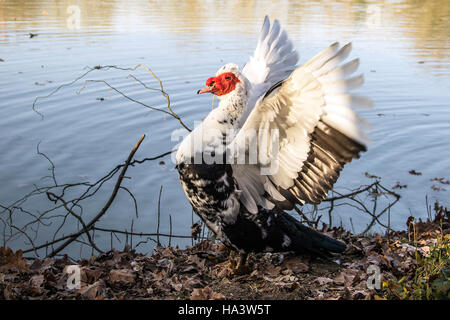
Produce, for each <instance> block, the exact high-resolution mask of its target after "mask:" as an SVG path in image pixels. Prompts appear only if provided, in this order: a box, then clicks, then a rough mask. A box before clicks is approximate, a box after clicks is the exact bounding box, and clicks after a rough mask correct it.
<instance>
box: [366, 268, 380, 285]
mask: <svg viewBox="0 0 450 320" xmlns="http://www.w3.org/2000/svg"><path fill="white" fill-rule="evenodd" d="M367 274H368V275H369V277H367V288H369V289H372V290H373V289H377V290H379V289H381V271H380V267H379V266H377V265H374V264H372V265H370V266H369V267H368V268H367Z"/></svg>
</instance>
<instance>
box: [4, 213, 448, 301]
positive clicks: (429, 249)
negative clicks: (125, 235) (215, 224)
mask: <svg viewBox="0 0 450 320" xmlns="http://www.w3.org/2000/svg"><path fill="white" fill-rule="evenodd" d="M435 211H436V216H435V217H434V219H432V220H427V221H425V222H423V221H420V220H419V221H414V220H413V219H409V220H408V221H407V227H408V230H406V231H391V232H389V233H386V234H373V235H365V236H362V235H356V234H352V233H350V232H348V231H345V230H343V229H340V228H333V229H328V228H326V226H325V227H324V229H323V230H322V232H325V233H327V234H328V235H330V236H332V237H335V238H338V239H341V240H342V241H344V242H345V243H346V244H347V250H346V251H345V253H344V254H342V255H338V256H334V257H333V258H332V259H331V260H330V261H326V260H322V259H317V258H312V257H309V256H294V255H293V254H292V253H289V252H287V253H277V254H257V255H250V257H249V265H250V270H249V273H247V274H242V275H236V274H233V273H231V272H230V269H229V268H227V263H226V262H227V261H228V257H229V252H228V250H227V249H226V248H225V247H223V246H222V245H220V244H218V243H213V242H211V241H203V242H200V243H198V244H197V245H195V246H193V247H188V248H186V249H183V250H181V249H178V248H174V247H167V248H165V247H157V248H156V249H155V250H154V252H153V253H152V255H151V256H145V255H143V254H140V253H136V252H134V250H128V249H127V248H125V249H124V250H123V251H117V250H112V251H109V252H107V253H105V254H102V255H100V256H97V257H95V256H93V257H91V259H89V260H80V261H77V262H76V263H75V262H73V261H70V259H69V258H68V257H67V256H63V257H60V258H57V259H50V258H45V259H40V258H37V259H35V260H34V261H27V260H25V259H24V258H22V253H21V251H17V252H12V251H11V250H10V249H8V248H0V299H33V300H36V299H101V300H103V299H195V300H198V299H345V300H347V299H445V298H449V288H450V281H449V277H450V275H449V271H450V269H449V261H450V260H449V255H450V223H449V211H447V209H445V208H442V207H436V208H435ZM74 264H77V265H78V267H79V268H77V270H78V271H79V276H80V287H79V288H77V287H76V286H75V288H72V289H69V287H70V286H71V284H72V286H74V284H76V283H75V282H74V281H72V282H71V281H68V280H72V279H74V275H75V274H74V273H73V272H74V269H73V267H70V266H71V265H74ZM71 268H72V269H71ZM75 272H76V271H75ZM68 284H69V287H68Z"/></svg>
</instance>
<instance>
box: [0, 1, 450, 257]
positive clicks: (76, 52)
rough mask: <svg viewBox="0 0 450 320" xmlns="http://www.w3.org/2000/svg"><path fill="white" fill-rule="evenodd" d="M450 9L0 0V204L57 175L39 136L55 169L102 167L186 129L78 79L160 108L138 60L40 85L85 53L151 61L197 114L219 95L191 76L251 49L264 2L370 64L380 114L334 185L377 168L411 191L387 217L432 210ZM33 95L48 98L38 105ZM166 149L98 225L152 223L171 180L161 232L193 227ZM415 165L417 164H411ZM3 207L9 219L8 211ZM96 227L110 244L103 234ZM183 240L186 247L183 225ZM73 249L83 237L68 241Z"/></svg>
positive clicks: (443, 141) (445, 127) (446, 96)
mask: <svg viewBox="0 0 450 320" xmlns="http://www.w3.org/2000/svg"><path fill="white" fill-rule="evenodd" d="M449 10H450V2H449V1H447V0H443V1H439V0H437V1H432V0H430V1H408V0H403V1H401V0H399V1H339V2H337V3H330V2H329V1H258V2H257V1H226V2H225V1H220V2H219V1H217V2H215V1H204V0H203V1H188V2H183V1H171V0H165V1H11V0H3V1H0V59H1V60H0V135H1V139H0V150H1V153H0V163H1V166H0V204H1V205H4V206H8V205H10V204H12V203H14V201H15V200H17V199H20V197H22V196H23V195H25V194H26V193H27V192H30V191H31V190H33V188H34V185H46V184H50V183H52V180H51V179H50V178H48V177H47V178H45V176H48V175H49V174H50V175H51V171H49V170H48V169H49V162H48V161H47V160H46V159H45V158H44V157H43V156H41V155H38V154H37V145H38V144H39V143H40V144H39V150H40V151H41V152H42V153H45V155H46V156H47V157H48V158H49V159H51V161H52V162H53V164H54V166H55V177H56V180H57V182H58V183H60V184H63V183H76V182H82V181H90V182H93V181H96V180H97V179H99V178H101V177H102V176H104V175H105V174H107V173H108V172H109V171H110V170H111V169H113V168H114V167H115V166H116V165H117V164H119V163H122V162H123V161H124V160H125V159H126V157H127V156H128V154H129V152H130V150H131V148H132V147H133V145H134V144H135V143H136V141H137V140H138V139H139V137H140V136H141V135H142V134H143V133H145V134H146V135H147V137H146V139H145V140H144V142H143V143H142V145H141V146H140V148H139V150H138V152H137V153H136V156H135V158H136V159H142V158H145V157H151V156H155V155H158V154H161V153H164V152H166V151H169V150H171V149H172V148H173V147H174V146H175V145H176V143H177V142H176V141H171V135H172V132H173V131H174V130H175V129H182V127H181V126H180V124H179V122H177V121H176V120H175V119H173V118H171V117H170V116H165V115H164V114H162V113H159V112H155V111H151V112H150V110H149V109H148V108H146V107H144V106H143V105H140V104H137V103H133V102H132V101H130V100H128V99H126V98H124V97H123V96H122V95H120V94H119V93H117V92H116V91H114V90H113V89H111V88H109V87H108V86H107V85H106V84H105V83H104V82H88V83H84V80H88V79H89V80H102V81H106V82H107V83H108V84H110V85H112V86H113V87H114V88H117V89H119V90H120V91H121V92H123V93H125V94H126V95H127V96H129V97H131V98H132V99H135V100H139V101H141V102H143V103H145V104H147V105H149V106H153V107H158V108H165V106H166V100H165V99H164V97H162V96H161V94H160V93H159V92H158V91H152V90H147V89H146V88H145V87H143V86H142V85H140V84H139V83H138V82H136V81H135V80H134V79H133V78H131V77H129V76H128V75H129V74H133V75H134V76H135V77H137V78H138V79H140V80H141V81H144V82H145V83H146V84H147V85H148V86H150V87H153V88H158V86H159V84H158V83H157V82H156V81H155V80H154V79H153V77H152V76H151V75H150V74H149V73H148V72H147V71H145V70H143V69H138V70H136V71H134V72H132V71H127V70H116V69H101V70H94V71H92V72H90V73H89V74H88V75H87V76H86V77H85V78H83V79H81V80H79V81H77V82H75V83H73V84H71V85H70V86H64V87H62V88H61V89H59V90H58V91H57V92H55V93H54V94H53V95H51V96H49V97H46V96H47V95H49V94H50V93H51V92H52V91H54V90H55V89H56V88H57V87H58V86H60V85H62V84H65V83H70V82H72V81H73V80H75V79H76V78H77V77H79V76H81V75H83V74H84V73H85V72H87V71H88V70H89V69H86V67H87V66H89V67H94V66H97V65H102V66H105V65H115V66H120V67H124V68H126V67H134V66H136V65H139V64H143V65H145V66H147V67H149V68H151V69H152V70H153V71H154V72H155V74H156V75H157V76H158V77H159V78H160V79H161V81H162V83H163V85H164V89H165V91H166V92H167V93H168V94H169V95H170V100H171V106H172V108H173V110H174V111H175V112H176V113H177V114H179V115H180V116H181V117H182V119H183V121H184V122H185V123H186V124H187V125H188V126H189V127H193V124H194V121H195V120H199V119H201V118H202V117H204V116H205V115H206V114H207V113H208V112H209V111H210V110H211V97H210V96H197V95H196V94H195V93H196V91H197V90H198V89H199V88H200V87H202V85H203V84H204V81H205V80H206V79H207V78H208V77H210V76H211V75H213V74H215V72H216V70H217V69H218V68H219V67H220V66H221V65H223V64H225V63H228V62H235V63H237V64H239V65H243V64H244V63H245V62H246V60H247V59H248V57H249V56H250V55H251V53H252V51H253V50H254V47H255V45H256V39H257V34H258V32H259V29H260V26H261V23H262V21H263V18H264V15H265V14H268V15H269V16H270V17H271V18H277V19H279V20H280V22H281V24H282V26H284V27H285V28H286V29H287V31H288V33H289V35H290V37H291V38H292V39H293V42H294V43H295V45H296V48H297V50H298V51H299V53H300V56H301V57H300V62H301V63H303V62H305V61H306V60H307V59H308V58H310V57H312V56H313V55H314V54H315V53H317V52H318V51H319V50H321V49H323V48H325V47H326V46H328V45H329V44H331V43H332V42H334V41H340V42H342V43H344V42H348V41H352V42H353V48H354V50H353V53H352V55H353V56H354V57H359V58H360V59H361V67H360V70H361V71H362V72H364V74H365V79H366V83H365V85H364V87H363V88H362V89H359V92H358V93H359V94H363V95H366V96H368V97H370V98H371V99H373V101H374V104H375V108H374V109H372V110H363V111H361V114H362V115H363V116H364V117H365V118H366V119H367V120H368V122H369V123H370V124H371V126H372V128H371V130H370V132H369V136H370V138H371V141H372V143H371V145H370V147H369V150H368V152H367V153H365V154H363V156H362V158H361V159H360V160H357V161H354V162H353V163H351V164H350V165H348V166H347V167H346V168H345V169H344V171H343V172H342V174H341V178H340V180H339V181H338V183H337V187H338V188H341V189H342V190H343V188H350V189H352V188H356V187H358V186H359V185H361V184H367V183H370V181H371V180H370V179H368V178H367V177H366V176H365V172H369V173H370V174H373V175H377V176H380V177H381V178H382V180H381V181H382V183H383V185H385V186H387V187H389V188H392V187H393V186H395V185H396V184H400V185H407V187H405V188H402V189H395V190H396V192H398V193H399V194H401V196H402V198H401V200H400V202H399V203H398V204H396V205H395V206H394V207H393V209H392V210H391V219H390V220H391V221H390V223H391V226H392V227H393V228H396V229H399V228H403V227H404V225H405V224H404V223H405V220H406V218H407V217H408V216H409V215H413V216H415V217H426V215H427V212H426V206H425V197H426V196H428V201H429V203H433V202H434V201H435V200H438V201H439V202H440V203H442V204H444V205H447V206H448V205H450V200H449V192H450V185H446V184H442V183H440V182H439V181H430V179H433V178H441V177H443V178H444V180H442V181H445V180H448V179H450V161H449V158H450V142H449V139H450V112H449V107H450V90H449V89H450V38H449V36H450V35H449V32H450V31H449V30H450V20H449V17H450V12H449ZM78 18H79V19H78ZM30 33H32V34H36V36H33V37H30ZM80 89H82V90H81V91H80ZM37 97H42V98H39V99H38V100H37V103H36V105H35V109H36V110H33V108H32V105H33V102H34V101H35V99H36V98H37ZM180 132H182V131H180ZM162 160H163V161H164V164H163V163H160V161H161V159H160V160H157V161H148V162H145V163H143V164H141V165H137V166H134V167H130V169H129V171H128V172H127V176H128V177H130V178H131V179H125V181H124V183H123V185H124V186H126V187H127V188H128V190H129V191H131V192H132V193H133V194H134V196H135V199H136V202H137V204H138V209H139V217H138V218H136V215H135V212H134V205H133V200H132V198H131V197H130V196H129V194H128V193H127V192H126V191H125V190H120V192H119V194H118V196H117V198H116V199H115V201H114V202H113V205H112V206H111V208H110V209H109V211H108V213H107V214H106V215H105V216H104V217H103V218H102V219H101V225H102V226H103V227H106V228H115V229H120V230H124V229H125V228H128V229H129V227H130V224H131V221H132V219H133V220H134V221H133V224H134V230H137V231H142V232H153V231H155V230H156V220H157V219H156V217H157V212H158V209H157V208H158V195H159V192H160V188H161V186H163V191H162V196H161V201H160V207H161V211H160V212H161V221H160V222H161V223H160V231H161V232H167V233H168V232H170V230H169V228H170V227H169V226H170V224H169V215H170V216H171V217H172V232H173V233H176V234H189V233H190V225H191V222H192V221H191V220H192V215H191V208H190V205H189V203H188V201H187V199H186V198H185V195H184V193H183V191H182V189H181V187H180V185H179V182H178V175H177V172H176V171H175V169H174V165H173V163H172V161H171V160H170V157H166V158H164V159H162ZM413 169H414V170H416V171H417V172H421V173H422V175H411V174H409V173H408V172H409V171H410V170H413ZM43 177H44V178H43ZM113 184H114V181H110V182H108V183H106V184H105V185H104V186H103V187H102V189H101V190H100V191H99V192H98V194H97V195H96V196H95V197H92V198H89V199H88V200H87V201H86V203H85V205H84V210H83V213H82V214H83V217H85V218H86V220H89V218H91V217H93V216H94V215H95V214H97V212H98V211H99V210H100V209H101V208H102V207H103V205H104V204H105V202H106V201H107V199H108V197H109V195H110V193H111V190H112V188H113ZM446 189H447V190H446ZM51 204H52V203H51V202H49V201H48V199H47V198H46V197H45V196H43V197H36V198H35V199H34V200H32V199H30V201H27V202H26V203H25V204H24V207H25V208H27V210H28V211H29V213H31V214H35V215H36V214H38V210H39V212H43V211H45V210H46V209H48V208H49V207H50V205H51ZM14 214H15V216H14V219H16V221H17V223H19V224H20V222H22V225H23V223H25V221H27V220H26V219H27V218H29V217H30V215H29V214H27V213H26V212H20V211H17V210H16V211H15V213H14ZM55 214H56V213H55ZM22 216H23V217H22ZM0 217H1V218H2V219H3V220H2V221H6V219H7V218H8V217H7V213H6V212H3V213H2V214H0ZM350 218H352V223H353V228H355V229H356V230H357V231H358V230H359V231H361V230H363V228H365V226H366V225H367V224H368V221H370V217H368V216H364V215H362V214H361V213H359V212H358V211H352V210H351V208H347V209H345V210H340V211H339V212H336V216H335V218H334V221H335V222H336V223H337V224H339V223H342V224H343V225H344V226H346V227H349V228H350V222H349V221H350ZM57 219H59V221H58V220H57ZM61 219H62V218H61V217H55V218H54V219H53V220H52V221H53V224H51V225H49V226H48V227H44V226H41V229H40V230H39V232H38V238H37V239H35V240H36V242H37V243H41V242H42V241H47V240H51V239H52V237H53V233H54V232H55V230H56V229H57V228H58V226H59V225H60V224H61ZM194 220H197V218H194ZM49 222H50V221H46V222H45V223H49ZM0 225H1V227H2V228H3V226H4V225H3V224H2V222H1V221H0ZM73 228H75V222H72V223H71V225H67V224H66V225H65V226H64V227H62V228H61V230H59V232H58V235H59V236H61V235H63V234H67V233H68V232H70V231H71V230H73ZM96 237H97V241H98V242H99V243H102V244H103V245H105V246H107V244H109V241H110V238H109V235H108V236H103V235H100V234H97V235H96ZM24 241H25V242H26V243H27V242H28V241H29V239H28V240H27V239H25V238H23V237H21V238H19V239H18V240H16V241H15V242H13V243H11V244H10V245H12V246H14V247H23V246H24ZM177 243H178V244H179V245H181V246H183V245H185V244H188V243H190V240H189V241H188V240H179V241H178V242H177ZM76 248H79V245H77V246H75V245H74V246H72V247H69V250H72V251H73V250H78V249H76ZM76 252H78V251H76Z"/></svg>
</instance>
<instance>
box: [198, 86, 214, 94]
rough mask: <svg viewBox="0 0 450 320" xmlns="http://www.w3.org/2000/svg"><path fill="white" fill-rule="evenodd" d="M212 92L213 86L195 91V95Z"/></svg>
mask: <svg viewBox="0 0 450 320" xmlns="http://www.w3.org/2000/svg"><path fill="white" fill-rule="evenodd" d="M213 91H214V86H207V87H204V88H203V89H200V90H198V91H197V94H201V93H213Z"/></svg>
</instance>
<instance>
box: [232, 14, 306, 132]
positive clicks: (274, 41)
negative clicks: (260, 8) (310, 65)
mask: <svg viewBox="0 0 450 320" xmlns="http://www.w3.org/2000/svg"><path fill="white" fill-rule="evenodd" d="M297 62H298V54H297V52H296V51H295V50H294V46H293V44H292V42H291V41H290V40H289V38H288V36H287V33H286V31H284V30H283V29H282V28H281V27H280V23H279V22H278V20H275V21H274V22H273V24H272V26H271V25H270V21H269V18H268V17H267V16H266V17H265V18H264V23H263V26H262V28H261V33H260V35H259V38H258V43H257V45H256V49H255V51H254V53H253V56H251V57H250V59H249V61H248V62H247V63H246V65H245V66H244V68H243V69H242V74H243V75H244V76H245V77H246V78H247V79H248V80H249V82H250V92H249V96H248V97H249V98H248V103H247V109H246V112H245V113H244V115H243V116H242V118H241V123H244V121H245V120H246V119H247V116H248V115H249V113H250V112H251V111H252V109H253V107H254V106H255V104H256V102H257V101H258V99H259V98H260V97H261V96H262V95H264V94H265V93H266V92H267V90H269V88H271V87H272V86H273V85H274V84H276V83H277V82H279V81H282V80H284V79H286V78H287V77H289V75H290V74H291V73H292V71H294V69H295V65H296V64H297Z"/></svg>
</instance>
